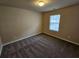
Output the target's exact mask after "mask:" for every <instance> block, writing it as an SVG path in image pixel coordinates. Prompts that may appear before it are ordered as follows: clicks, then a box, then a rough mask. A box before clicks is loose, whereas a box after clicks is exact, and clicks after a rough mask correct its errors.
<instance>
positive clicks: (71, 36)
mask: <svg viewBox="0 0 79 59" xmlns="http://www.w3.org/2000/svg"><path fill="white" fill-rule="evenodd" d="M58 13H59V14H61V21H60V30H59V32H52V31H50V30H49V16H50V15H53V14H58ZM42 16H43V32H44V33H46V34H49V35H51V36H56V37H59V38H63V39H65V40H67V41H72V42H75V43H79V5H74V6H72V7H68V8H63V9H58V10H56V11H55V10H54V11H52V12H45V13H43V15H42Z"/></svg>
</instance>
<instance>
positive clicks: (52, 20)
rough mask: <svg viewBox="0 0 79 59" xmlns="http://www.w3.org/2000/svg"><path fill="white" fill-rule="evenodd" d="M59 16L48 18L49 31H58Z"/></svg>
mask: <svg viewBox="0 0 79 59" xmlns="http://www.w3.org/2000/svg"><path fill="white" fill-rule="evenodd" d="M59 22H60V15H53V16H50V26H49V27H50V30H53V31H59Z"/></svg>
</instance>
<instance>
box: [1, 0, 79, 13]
mask: <svg viewBox="0 0 79 59" xmlns="http://www.w3.org/2000/svg"><path fill="white" fill-rule="evenodd" d="M36 1H38V0H0V5H3V6H10V7H17V8H23V9H29V10H34V11H38V12H44V11H51V10H54V9H58V8H62V7H66V6H69V5H73V4H77V3H79V0H43V1H45V3H46V4H45V5H44V6H43V7H40V6H37V5H35V4H34V3H35V2H36Z"/></svg>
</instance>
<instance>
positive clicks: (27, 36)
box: [3, 33, 40, 46]
mask: <svg viewBox="0 0 79 59" xmlns="http://www.w3.org/2000/svg"><path fill="white" fill-rule="evenodd" d="M38 34H40V33H37V34H33V35H30V36H26V37H22V38H20V39H17V40H14V41H11V42H8V43H4V44H3V46H6V45H8V44H11V43H14V42H17V41H20V40H23V39H26V38H29V37H31V36H35V35H38Z"/></svg>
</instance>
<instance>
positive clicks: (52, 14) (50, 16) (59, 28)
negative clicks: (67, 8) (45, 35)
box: [49, 14, 61, 32]
mask: <svg viewBox="0 0 79 59" xmlns="http://www.w3.org/2000/svg"><path fill="white" fill-rule="evenodd" d="M55 15H60V19H59V30H58V31H55V30H50V17H51V16H55ZM60 20H61V14H51V15H50V16H49V31H52V32H59V31H60Z"/></svg>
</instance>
